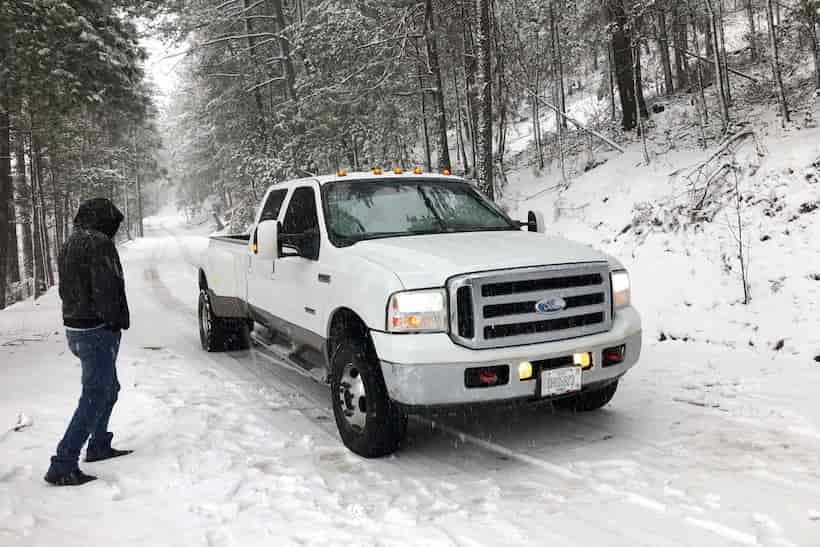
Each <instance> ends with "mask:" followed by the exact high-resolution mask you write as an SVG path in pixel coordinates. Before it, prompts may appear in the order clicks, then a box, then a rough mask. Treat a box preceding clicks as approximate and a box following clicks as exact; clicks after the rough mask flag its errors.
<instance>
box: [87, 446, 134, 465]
mask: <svg viewBox="0 0 820 547" xmlns="http://www.w3.org/2000/svg"><path fill="white" fill-rule="evenodd" d="M132 452H134V451H133V450H117V449H116V448H109V449H108V450H104V451H103V452H90V451H87V452H86V453H85V461H86V462H88V463H94V462H101V461H104V460H110V459H112V458H119V457H120V456H127V455H128V454H131V453H132Z"/></svg>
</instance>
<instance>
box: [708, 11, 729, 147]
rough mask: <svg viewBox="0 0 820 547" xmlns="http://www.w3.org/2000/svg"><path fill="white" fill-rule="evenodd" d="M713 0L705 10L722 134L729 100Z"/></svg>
mask: <svg viewBox="0 0 820 547" xmlns="http://www.w3.org/2000/svg"><path fill="white" fill-rule="evenodd" d="M713 1H714V0H706V9H707V10H708V11H709V26H710V28H711V34H712V52H713V55H714V58H715V61H714V63H715V84H717V89H718V96H719V98H720V115H721V120H722V122H723V132H724V133H725V132H726V130H727V129H728V128H729V100H728V98H727V97H726V90H725V89H724V87H723V83H724V78H723V62H722V61H721V58H720V46H719V44H718V40H719V38H718V35H719V31H718V28H717V13H715V8H714V6H713V5H712V2H713Z"/></svg>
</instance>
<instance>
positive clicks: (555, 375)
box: [541, 367, 581, 397]
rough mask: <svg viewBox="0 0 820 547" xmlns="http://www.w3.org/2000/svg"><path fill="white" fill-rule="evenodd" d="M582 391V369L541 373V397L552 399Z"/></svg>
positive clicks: (570, 368) (553, 370)
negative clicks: (556, 396) (555, 396)
mask: <svg viewBox="0 0 820 547" xmlns="http://www.w3.org/2000/svg"><path fill="white" fill-rule="evenodd" d="M573 391H581V367H565V368H556V369H552V370H545V371H543V372H542V373H541V396H542V397H552V396H554V395H563V394H565V393H572V392H573Z"/></svg>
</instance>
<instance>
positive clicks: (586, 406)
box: [552, 380, 618, 412]
mask: <svg viewBox="0 0 820 547" xmlns="http://www.w3.org/2000/svg"><path fill="white" fill-rule="evenodd" d="M617 390H618V381H617V380H615V381H614V382H612V383H611V384H607V385H605V386H604V387H602V388H599V389H590V390H588V391H584V392H581V393H579V394H578V395H573V396H572V397H567V398H565V399H558V400H556V401H553V402H552V404H553V406H554V407H555V408H557V409H560V410H573V411H575V412H592V411H593V410H598V409H600V408H603V407H605V406H606V405H607V404H608V403H609V402H610V401H611V400H612V398H613V397H614V396H615V392H616V391H617Z"/></svg>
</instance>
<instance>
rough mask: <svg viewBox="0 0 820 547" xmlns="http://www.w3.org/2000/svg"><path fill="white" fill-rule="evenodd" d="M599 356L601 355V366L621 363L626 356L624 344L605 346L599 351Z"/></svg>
mask: <svg viewBox="0 0 820 547" xmlns="http://www.w3.org/2000/svg"><path fill="white" fill-rule="evenodd" d="M601 356H602V357H603V366H605V367H611V366H612V365H618V364H620V363H623V361H624V358H625V357H626V346H625V345H620V346H616V347H614V348H606V349H605V350H604V351H602V352H601Z"/></svg>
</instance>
